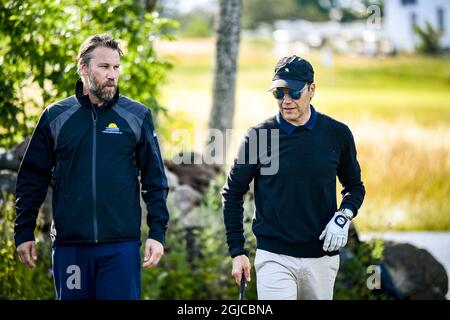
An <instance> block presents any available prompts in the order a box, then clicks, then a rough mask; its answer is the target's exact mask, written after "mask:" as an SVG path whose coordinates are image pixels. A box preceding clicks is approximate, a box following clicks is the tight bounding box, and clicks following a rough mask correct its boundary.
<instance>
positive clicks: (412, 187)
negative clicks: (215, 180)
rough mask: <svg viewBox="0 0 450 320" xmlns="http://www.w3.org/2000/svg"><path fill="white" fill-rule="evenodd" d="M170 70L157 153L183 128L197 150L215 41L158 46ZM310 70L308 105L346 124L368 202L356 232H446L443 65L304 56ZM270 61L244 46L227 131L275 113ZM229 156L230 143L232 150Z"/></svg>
mask: <svg viewBox="0 0 450 320" xmlns="http://www.w3.org/2000/svg"><path fill="white" fill-rule="evenodd" d="M158 52H160V54H161V55H163V56H165V57H166V58H168V59H169V60H170V61H171V62H172V63H173V65H174V69H173V70H172V71H171V72H170V74H169V77H168V80H167V83H165V84H164V85H163V86H162V92H161V98H162V103H163V104H164V105H165V106H166V107H167V108H168V110H169V118H168V119H161V120H162V121H161V122H162V128H161V130H162V139H163V140H164V143H163V145H164V152H165V155H166V156H168V157H170V156H171V155H172V154H173V152H175V151H177V148H178V145H177V143H176V142H175V141H174V140H173V137H172V136H171V133H172V132H174V130H175V129H183V128H185V129H188V130H189V132H191V134H192V136H193V139H192V141H190V142H189V143H188V145H189V147H191V148H194V149H196V150H201V147H202V144H203V141H204V139H203V138H202V135H201V133H202V132H204V130H205V129H206V127H207V123H208V117H209V110H210V107H211V103H212V102H211V92H212V79H213V57H214V42H213V40H211V39H204V40H179V41H177V42H173V43H162V44H159V46H158ZM305 57H306V58H307V59H309V60H310V61H311V62H312V63H313V64H314V66H315V71H316V83H317V91H316V96H315V98H314V100H313V105H314V106H315V107H316V109H317V110H318V111H319V112H323V113H326V114H328V115H330V116H332V117H334V118H336V119H338V120H340V121H342V122H345V123H346V124H348V125H349V126H350V128H351V129H352V131H353V134H354V136H355V140H356V143H357V146H358V158H359V161H360V164H361V167H362V173H363V180H364V183H365V185H366V189H367V196H366V200H365V202H364V205H363V207H362V209H361V212H360V216H359V217H358V219H357V220H356V224H357V227H358V228H359V229H360V230H362V231H384V230H450V183H449V182H450V59H448V58H427V57H419V56H398V57H393V58H384V59H381V58H364V57H356V56H335V57H334V59H333V60H334V63H333V66H332V67H326V66H325V65H323V63H322V61H321V58H320V53H319V52H311V53H310V54H307V55H305ZM277 59H278V57H277V56H275V54H274V53H273V50H272V46H271V45H270V44H264V43H262V44H261V43H259V44H258V43H250V42H245V41H244V42H243V43H242V44H241V50H240V56H239V70H238V77H237V96H236V112H235V119H234V126H235V128H237V129H239V130H241V131H242V130H244V129H246V128H248V127H249V126H251V125H254V124H256V123H258V122H260V121H262V120H264V119H265V118H267V117H270V116H272V115H273V114H274V113H275V112H276V103H275V100H274V99H273V97H272V96H271V95H270V94H269V93H268V92H267V88H268V86H269V84H270V80H271V77H272V72H273V66H274V64H275V63H276V61H277ZM235 149H236V143H233V145H232V150H235Z"/></svg>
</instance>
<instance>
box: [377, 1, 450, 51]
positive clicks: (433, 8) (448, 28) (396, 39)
mask: <svg viewBox="0 0 450 320" xmlns="http://www.w3.org/2000/svg"><path fill="white" fill-rule="evenodd" d="M383 22H384V29H385V31H386V33H387V36H388V38H389V40H390V41H391V43H392V44H393V46H394V47H395V48H396V49H397V50H400V51H407V52H411V51H414V49H415V48H416V46H417V44H418V43H419V38H418V36H417V35H416V33H415V32H414V30H413V25H414V24H415V23H416V24H417V25H418V26H419V27H420V28H423V27H424V26H425V24H426V22H429V23H430V24H431V25H432V26H433V28H434V29H438V30H443V32H444V34H443V36H442V38H441V46H442V47H450V0H385V1H384V21H383Z"/></svg>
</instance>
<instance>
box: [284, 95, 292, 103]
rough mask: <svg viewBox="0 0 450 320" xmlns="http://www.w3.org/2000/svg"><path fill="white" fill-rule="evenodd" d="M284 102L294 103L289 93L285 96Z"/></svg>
mask: <svg viewBox="0 0 450 320" xmlns="http://www.w3.org/2000/svg"><path fill="white" fill-rule="evenodd" d="M283 102H286V103H289V102H292V98H291V96H290V95H289V94H288V93H285V94H284V97H283Z"/></svg>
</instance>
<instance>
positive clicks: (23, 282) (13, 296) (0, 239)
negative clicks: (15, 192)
mask: <svg viewBox="0 0 450 320" xmlns="http://www.w3.org/2000/svg"><path fill="white" fill-rule="evenodd" d="M5 199H6V197H5ZM0 209H1V213H0V300H18V299H26V300H36V299H47V300H48V299H54V298H55V291H54V289H53V278H52V275H51V256H50V250H49V249H46V250H41V248H40V244H39V243H38V244H37V248H36V249H37V252H43V253H44V254H43V255H42V256H38V260H37V263H36V269H34V270H33V269H29V268H27V267H26V266H25V265H23V264H22V263H21V262H20V260H19V257H18V255H17V253H16V250H15V245H14V241H13V234H14V201H13V196H11V197H10V198H9V200H8V201H5V202H3V203H2V206H1V208H0Z"/></svg>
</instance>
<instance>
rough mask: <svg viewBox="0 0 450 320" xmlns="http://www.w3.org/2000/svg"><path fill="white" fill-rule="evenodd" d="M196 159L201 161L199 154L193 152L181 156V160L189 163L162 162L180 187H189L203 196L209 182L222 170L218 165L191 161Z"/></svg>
mask: <svg viewBox="0 0 450 320" xmlns="http://www.w3.org/2000/svg"><path fill="white" fill-rule="evenodd" d="M196 157H197V158H198V157H200V159H201V155H199V154H196V153H193V152H191V153H186V154H183V159H186V160H189V161H184V162H183V163H181V164H176V163H175V162H174V161H172V160H164V164H165V165H166V167H167V169H168V170H169V171H171V172H173V173H174V174H175V175H176V176H177V177H178V181H179V184H180V185H189V186H191V187H192V188H193V189H194V190H197V191H198V192H200V193H202V194H203V193H205V192H206V191H207V190H208V187H209V183H210V182H211V180H213V179H214V178H215V177H216V176H217V175H218V174H219V173H220V172H221V170H222V169H221V167H220V166H219V165H214V164H205V163H204V162H203V161H201V163H200V164H196V163H195V162H194V161H193V160H194V158H196ZM190 160H192V161H190Z"/></svg>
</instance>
